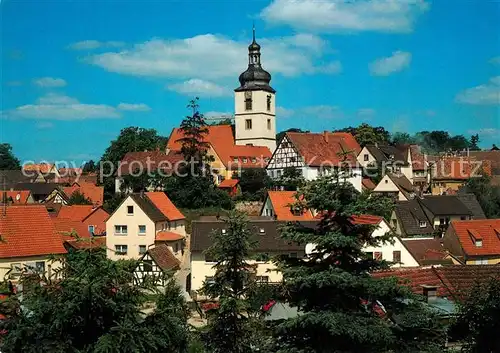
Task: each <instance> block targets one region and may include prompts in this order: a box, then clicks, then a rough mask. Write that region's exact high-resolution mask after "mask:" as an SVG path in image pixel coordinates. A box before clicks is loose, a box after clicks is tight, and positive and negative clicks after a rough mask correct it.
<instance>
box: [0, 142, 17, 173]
mask: <svg viewBox="0 0 500 353" xmlns="http://www.w3.org/2000/svg"><path fill="white" fill-rule="evenodd" d="M20 169H21V163H20V162H19V159H17V158H16V156H14V153H12V146H11V145H10V144H8V143H0V170H20Z"/></svg>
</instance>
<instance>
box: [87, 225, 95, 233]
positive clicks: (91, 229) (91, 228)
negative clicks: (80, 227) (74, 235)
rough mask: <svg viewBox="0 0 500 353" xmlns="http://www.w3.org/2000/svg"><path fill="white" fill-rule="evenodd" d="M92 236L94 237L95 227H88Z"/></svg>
mask: <svg viewBox="0 0 500 353" xmlns="http://www.w3.org/2000/svg"><path fill="white" fill-rule="evenodd" d="M88 229H89V233H90V235H94V226H88Z"/></svg>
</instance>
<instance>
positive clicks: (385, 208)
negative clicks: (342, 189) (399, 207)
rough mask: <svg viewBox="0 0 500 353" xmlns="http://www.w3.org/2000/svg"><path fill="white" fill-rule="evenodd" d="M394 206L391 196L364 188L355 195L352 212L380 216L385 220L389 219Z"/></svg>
mask: <svg viewBox="0 0 500 353" xmlns="http://www.w3.org/2000/svg"><path fill="white" fill-rule="evenodd" d="M395 207H396V205H395V204H394V199H393V198H392V197H390V196H387V195H383V194H380V193H376V192H372V191H371V190H364V191H363V192H362V193H361V194H359V196H358V197H357V202H356V204H355V206H354V207H353V212H354V213H359V214H361V213H364V214H369V215H374V216H380V217H384V219H385V220H386V221H390V219H391V216H392V211H394V208H395Z"/></svg>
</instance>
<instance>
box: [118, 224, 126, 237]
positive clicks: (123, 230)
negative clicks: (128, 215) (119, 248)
mask: <svg viewBox="0 0 500 353" xmlns="http://www.w3.org/2000/svg"><path fill="white" fill-rule="evenodd" d="M127 232H128V231H127V226H122V225H116V226H115V234H122V235H127Z"/></svg>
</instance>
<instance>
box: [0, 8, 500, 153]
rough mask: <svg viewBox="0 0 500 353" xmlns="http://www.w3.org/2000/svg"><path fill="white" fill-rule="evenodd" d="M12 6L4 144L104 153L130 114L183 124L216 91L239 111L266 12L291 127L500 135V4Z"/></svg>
mask: <svg viewBox="0 0 500 353" xmlns="http://www.w3.org/2000/svg"><path fill="white" fill-rule="evenodd" d="M0 8H1V18H0V22H1V36H2V38H1V39H2V52H1V69H2V71H1V107H0V109H1V111H2V115H1V117H0V141H1V142H8V143H11V144H12V145H13V147H14V152H15V154H16V155H17V156H19V157H20V158H21V159H22V160H42V159H45V160H50V161H53V160H75V161H77V162H81V161H82V160H88V159H91V158H92V159H99V157H100V156H101V155H102V153H103V151H104V149H105V148H106V147H107V146H108V145H109V142H110V140H112V139H113V138H115V137H116V136H117V135H118V133H119V131H120V129H121V128H123V127H126V126H132V125H134V126H141V127H147V128H156V129H157V130H158V131H159V132H160V133H161V134H163V135H167V136H168V134H169V133H170V131H171V129H172V127H174V126H178V124H179V123H180V121H181V120H182V118H183V117H184V116H185V115H186V113H187V110H186V109H185V107H186V104H187V102H188V100H189V99H190V98H192V97H194V96H200V99H201V101H200V102H201V110H202V112H204V113H207V114H208V115H211V114H222V113H232V112H233V105H234V101H233V95H232V90H233V89H234V88H236V87H237V86H238V75H239V73H240V72H242V71H244V70H245V69H246V65H247V46H248V44H249V42H250V40H251V29H252V21H255V26H256V28H257V39H258V42H259V43H260V44H261V45H262V63H263V66H264V68H265V69H266V70H268V71H269V72H270V73H271V74H272V75H273V79H272V81H271V85H272V86H273V87H274V88H275V89H276V90H277V96H276V102H277V106H278V115H277V124H278V130H283V129H286V128H289V127H300V128H303V129H307V130H312V131H322V130H331V129H336V128H341V127H345V126H349V125H358V124H360V123H361V122H367V123H369V124H373V125H383V126H385V127H386V128H387V129H388V130H390V131H392V132H395V131H406V132H410V133H413V132H416V131H420V130H433V129H443V130H448V131H449V132H450V133H452V134H465V135H466V136H469V135H470V134H471V133H479V135H480V138H481V145H482V146H484V147H489V146H491V144H492V143H497V144H498V143H500V34H499V33H500V32H499V31H498V22H499V21H500V3H498V2H494V1H489V0H478V1H474V2H471V1H453V2H452V1H445V0H438V1H434V2H432V3H431V2H430V1H425V0H400V1H395V0H394V1H390V0H389V1H372V2H364V1H342V0H331V1H330V0H324V1H307V0H295V1H289V0H273V1H220V0H219V1H196V2H192V1H164V2H159V1H122V2H117V1H99V2H93V1H75V2H62V1H50V2H42V1H38V2H35V1H32V2H26V1H25V2H21V1H12V0H3V1H1V3H0Z"/></svg>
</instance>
